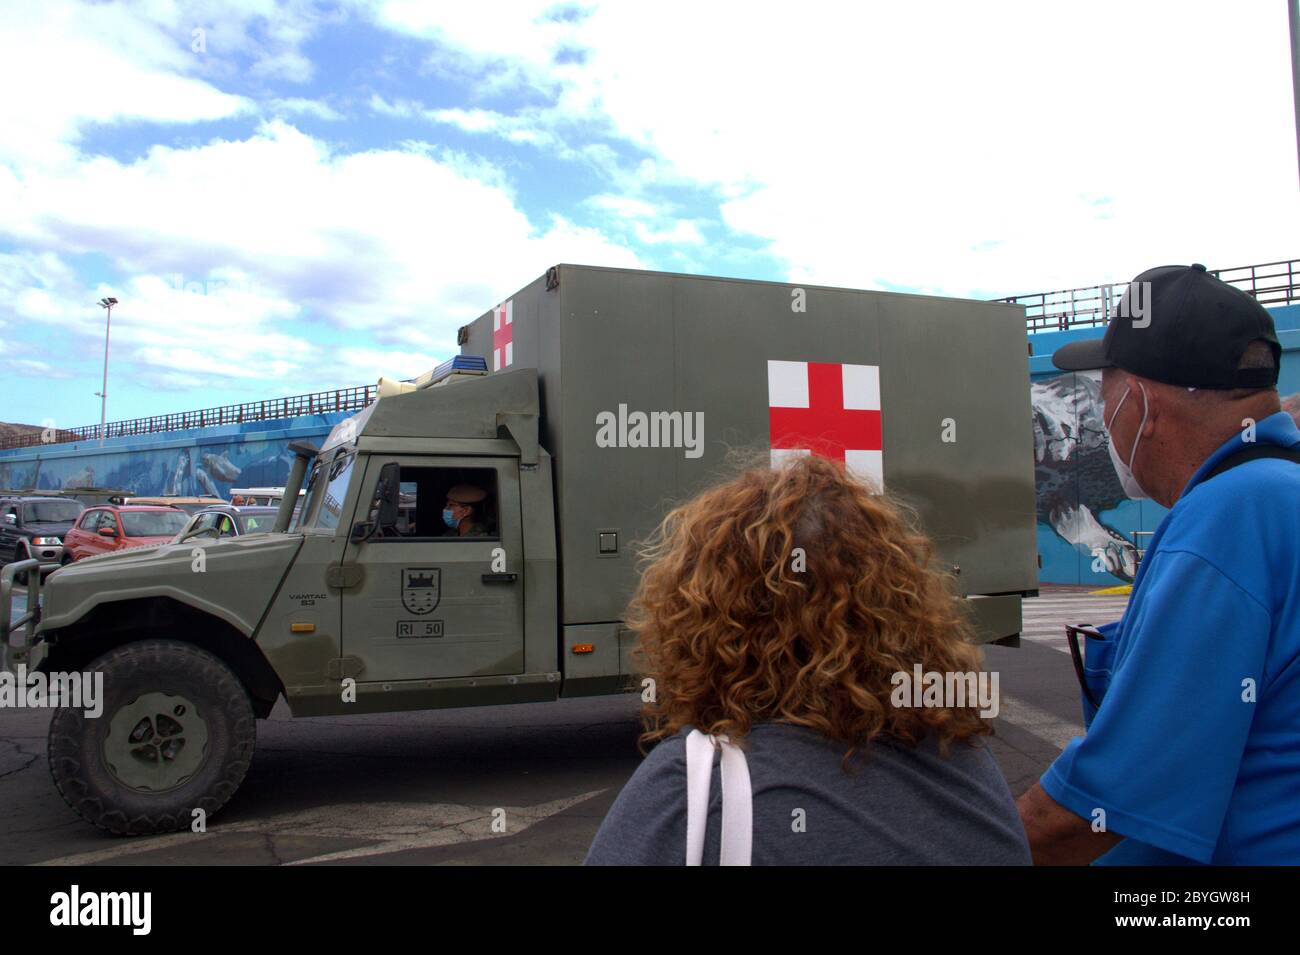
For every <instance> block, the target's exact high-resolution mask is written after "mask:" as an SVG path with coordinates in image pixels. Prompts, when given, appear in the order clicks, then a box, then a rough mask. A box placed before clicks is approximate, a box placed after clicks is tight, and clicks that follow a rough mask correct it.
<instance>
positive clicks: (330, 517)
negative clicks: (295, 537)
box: [296, 451, 357, 530]
mask: <svg viewBox="0 0 1300 955" xmlns="http://www.w3.org/2000/svg"><path fill="white" fill-rule="evenodd" d="M356 459H357V456H356V454H355V453H353V452H350V451H349V452H343V451H340V452H338V453H337V454H335V455H334V457H333V460H332V461H330V462H328V463H327V462H326V461H324V460H321V459H318V460H317V461H316V463H315V464H314V465H312V469H311V479H310V480H309V481H308V483H307V500H306V503H305V504H304V505H303V507H302V511H301V518H300V519H299V521H298V523H297V525H296V526H298V527H319V528H323V529H325V530H334V529H336V528H337V527H338V526H339V523H340V522H341V521H342V519H343V500H344V498H346V497H347V493H348V481H349V480H351V478H352V465H353V463H354V462H355V461H356Z"/></svg>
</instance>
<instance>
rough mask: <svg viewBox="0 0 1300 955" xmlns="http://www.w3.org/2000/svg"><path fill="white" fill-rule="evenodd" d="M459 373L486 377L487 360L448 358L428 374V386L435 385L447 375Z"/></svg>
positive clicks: (462, 356)
mask: <svg viewBox="0 0 1300 955" xmlns="http://www.w3.org/2000/svg"><path fill="white" fill-rule="evenodd" d="M457 372H460V373H461V374H466V375H486V374H487V359H486V358H480V357H479V356H478V355H457V356H456V357H455V358H449V359H447V360H446V361H444V362H443V363H442V364H441V365H439V366H438V367H437V368H435V369H434V370H433V371H432V372H430V374H429V384H431V385H436V384H437V383H438V382H440V381H442V379H444V378H446V377H447V376H448V375H452V374H455V373H457Z"/></svg>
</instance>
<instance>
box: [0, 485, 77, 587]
mask: <svg viewBox="0 0 1300 955" xmlns="http://www.w3.org/2000/svg"><path fill="white" fill-rule="evenodd" d="M81 511H82V505H81V503H80V502H79V501H73V500H68V499H67V498H59V497H7V498H2V499H0V562H4V563H8V562H9V561H14V560H28V559H30V558H35V559H36V560H39V561H40V562H41V572H42V573H45V572H47V571H50V570H54V569H56V568H57V567H58V566H59V564H60V563H61V562H62V560H63V554H64V547H65V535H66V534H67V533H68V531H69V528H71V527H72V524H73V522H74V521H76V520H77V517H78V515H79V514H81ZM19 583H26V580H25V579H23V580H19Z"/></svg>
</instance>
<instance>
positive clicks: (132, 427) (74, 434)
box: [0, 385, 376, 448]
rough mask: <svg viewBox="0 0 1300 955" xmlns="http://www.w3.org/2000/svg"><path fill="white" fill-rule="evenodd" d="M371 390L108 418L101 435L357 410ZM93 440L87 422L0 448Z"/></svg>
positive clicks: (95, 435) (95, 431)
mask: <svg viewBox="0 0 1300 955" xmlns="http://www.w3.org/2000/svg"><path fill="white" fill-rule="evenodd" d="M375 390H376V386H375V385H362V386H360V387H357V388H338V389H336V390H334V391H317V392H314V393H313V394H309V395H292V396H290V397H287V398H270V399H268V400H266V401H248V402H245V403H243V404H238V405H222V406H221V407H219V408H204V409H200V410H198V411H178V412H176V413H174V414H165V415H153V416H152V417H148V418H131V419H129V420H127V421H110V422H109V423H108V427H107V428H106V429H105V430H106V433H105V435H104V436H105V437H106V438H122V437H130V436H132V435H140V434H158V433H160V432H163V431H183V430H186V429H188V428H214V427H217V426H218V425H223V424H245V423H248V422H252V421H276V420H279V419H281V418H301V417H303V416H308V415H316V414H329V413H332V412H336V411H360V410H361V409H362V408H364V407H365V406H366V405H368V404H370V402H372V401H374V400H375ZM97 440H99V425H97V424H90V425H85V426H84V427H80V428H58V429H54V428H47V429H45V430H43V431H33V432H32V433H30V434H21V435H13V436H10V437H7V438H3V439H0V448H28V447H34V446H36V445H42V444H45V445H53V444H67V443H69V442H73V441H97Z"/></svg>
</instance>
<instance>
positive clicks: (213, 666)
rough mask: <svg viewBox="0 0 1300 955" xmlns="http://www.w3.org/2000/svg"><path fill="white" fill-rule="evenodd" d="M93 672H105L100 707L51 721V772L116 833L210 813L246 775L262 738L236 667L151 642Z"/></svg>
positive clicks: (196, 651)
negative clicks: (234, 670)
mask: <svg viewBox="0 0 1300 955" xmlns="http://www.w3.org/2000/svg"><path fill="white" fill-rule="evenodd" d="M86 669H87V671H88V672H90V673H102V674H103V691H102V700H101V702H102V712H100V714H99V715H98V716H89V715H87V713H86V711H85V710H82V709H75V708H73V707H70V706H63V707H60V708H59V709H58V710H56V711H55V714H54V718H53V719H52V720H51V721H50V738H49V761H50V775H51V776H53V777H54V785H55V786H56V787H57V788H58V790H59V794H60V795H62V796H63V799H64V801H65V802H66V803H67V804H68V805H69V806H71V807H72V808H73V809H74V810H75V811H76V812H77V813H78V815H80V816H81V817H82V818H83V819H85V820H86V821H87V822H90V823H92V824H94V825H96V826H98V827H99V828H100V829H103V830H105V831H107V832H111V833H113V834H115V835H148V834H152V833H159V832H175V831H177V830H180V829H185V828H188V827H191V826H192V823H193V821H194V820H195V819H198V818H203V819H204V820H205V821H206V820H207V819H209V818H211V817H212V815H213V814H215V813H216V812H217V810H219V809H220V808H221V807H222V806H224V805H225V804H226V802H227V800H229V799H230V797H231V796H232V795H234V793H235V790H236V789H238V788H239V784H240V783H241V782H242V781H243V779H244V774H245V773H247V772H248V765H249V762H250V761H251V760H252V758H253V748H254V745H255V743H256V737H257V723H256V718H255V717H254V716H253V707H252V704H251V703H250V701H249V699H248V694H247V692H245V690H244V687H243V684H242V683H240V682H239V679H238V678H237V677H236V676H235V674H234V673H232V672H231V670H230V668H229V667H227V666H226V665H225V664H224V663H222V662H221V661H220V660H218V659H217V658H216V657H215V656H213V655H212V654H211V653H208V652H207V651H206V650H203V649H201V648H199V647H196V646H193V645H191V644H187V643H180V642H177V641H173V640H147V641H142V642H140V643H129V644H127V645H126V646H123V647H119V648H118V649H116V650H113V651H111V652H110V653H106V654H105V655H104V656H102V657H100V658H99V659H97V660H95V661H94V662H93V663H91V664H90V666H89V667H87V668H86ZM82 702H83V703H84V702H86V701H85V700H83V701H82ZM196 810H202V812H201V813H198V812H196Z"/></svg>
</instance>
